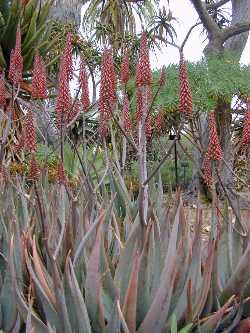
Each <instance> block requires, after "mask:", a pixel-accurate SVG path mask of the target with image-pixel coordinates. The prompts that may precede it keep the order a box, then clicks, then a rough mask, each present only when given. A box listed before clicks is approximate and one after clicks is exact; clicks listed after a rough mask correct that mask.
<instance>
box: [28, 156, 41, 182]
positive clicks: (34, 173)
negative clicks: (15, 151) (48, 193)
mask: <svg viewBox="0 0 250 333" xmlns="http://www.w3.org/2000/svg"><path fill="white" fill-rule="evenodd" d="M39 176H40V168H39V165H38V163H37V160H36V156H35V153H33V154H32V157H31V161H30V169H29V175H28V179H29V180H32V181H37V180H39Z"/></svg>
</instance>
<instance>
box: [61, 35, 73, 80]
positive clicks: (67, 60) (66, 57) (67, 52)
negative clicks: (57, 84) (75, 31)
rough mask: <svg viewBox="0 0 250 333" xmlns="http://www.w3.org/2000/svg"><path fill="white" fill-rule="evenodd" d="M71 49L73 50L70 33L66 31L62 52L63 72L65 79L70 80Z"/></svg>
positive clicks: (71, 74) (71, 68) (71, 73)
mask: <svg viewBox="0 0 250 333" xmlns="http://www.w3.org/2000/svg"><path fill="white" fill-rule="evenodd" d="M72 51H73V45H72V34H71V33H68V34H67V37H66V43H65V47H64V52H63V63H64V66H65V69H64V70H65V72H66V77H67V80H68V81H69V80H72V78H73V61H72Z"/></svg>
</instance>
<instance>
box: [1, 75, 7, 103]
mask: <svg viewBox="0 0 250 333" xmlns="http://www.w3.org/2000/svg"><path fill="white" fill-rule="evenodd" d="M5 104H6V88H5V81H4V76H3V74H0V106H1V105H5Z"/></svg>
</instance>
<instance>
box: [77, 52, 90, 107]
mask: <svg viewBox="0 0 250 333" xmlns="http://www.w3.org/2000/svg"><path fill="white" fill-rule="evenodd" d="M79 84H80V89H81V91H82V93H81V103H82V108H83V112H87V111H88V109H89V107H90V100H89V84H88V73H87V65H86V62H85V60H84V58H83V57H81V64H80V74H79Z"/></svg>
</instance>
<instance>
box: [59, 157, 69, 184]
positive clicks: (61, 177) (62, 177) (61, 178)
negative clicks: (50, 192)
mask: <svg viewBox="0 0 250 333" xmlns="http://www.w3.org/2000/svg"><path fill="white" fill-rule="evenodd" d="M66 181H67V179H66V175H65V171H64V165H63V162H62V160H60V161H59V163H58V165H57V182H58V184H60V185H65V184H66Z"/></svg>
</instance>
